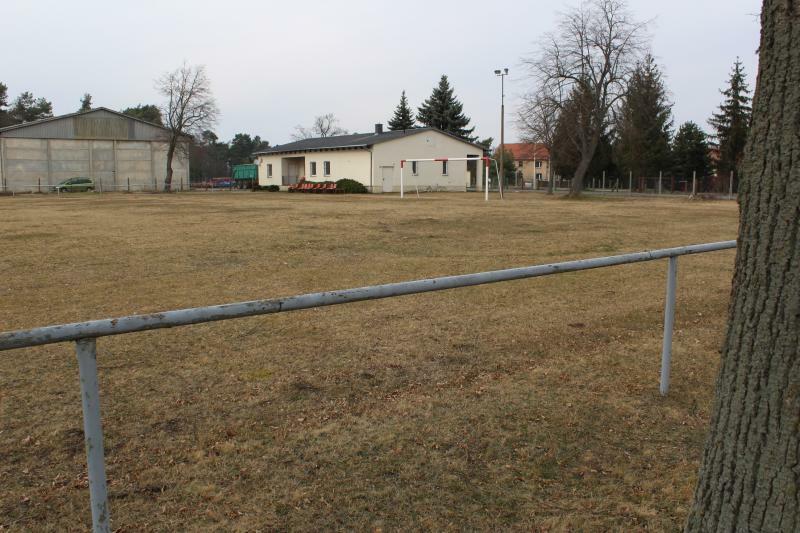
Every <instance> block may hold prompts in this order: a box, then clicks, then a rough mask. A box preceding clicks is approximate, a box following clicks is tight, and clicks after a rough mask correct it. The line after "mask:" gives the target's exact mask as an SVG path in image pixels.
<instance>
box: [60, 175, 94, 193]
mask: <svg viewBox="0 0 800 533" xmlns="http://www.w3.org/2000/svg"><path fill="white" fill-rule="evenodd" d="M52 189H53V191H54V192H86V191H93V190H94V181H92V180H90V179H89V178H70V179H68V180H64V181H62V182H61V183H59V184H58V185H54V186H53V188H52Z"/></svg>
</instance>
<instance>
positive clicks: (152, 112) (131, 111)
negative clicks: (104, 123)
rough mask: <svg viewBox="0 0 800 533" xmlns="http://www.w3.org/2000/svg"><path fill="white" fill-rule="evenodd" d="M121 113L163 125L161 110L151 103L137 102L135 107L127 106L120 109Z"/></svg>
mask: <svg viewBox="0 0 800 533" xmlns="http://www.w3.org/2000/svg"><path fill="white" fill-rule="evenodd" d="M122 113H123V114H125V115H128V116H129V117H134V118H138V119H139V120H144V121H145V122H150V123H152V124H158V125H159V126H163V125H164V121H163V120H162V118H161V110H160V109H159V108H158V106H155V105H152V104H139V105H137V106H136V107H127V108H125V109H123V110H122Z"/></svg>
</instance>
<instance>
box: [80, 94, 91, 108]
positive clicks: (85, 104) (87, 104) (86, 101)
mask: <svg viewBox="0 0 800 533" xmlns="http://www.w3.org/2000/svg"><path fill="white" fill-rule="evenodd" d="M91 110H92V95H91V94H89V93H85V94H84V95H83V98H81V108H80V109H78V111H91Z"/></svg>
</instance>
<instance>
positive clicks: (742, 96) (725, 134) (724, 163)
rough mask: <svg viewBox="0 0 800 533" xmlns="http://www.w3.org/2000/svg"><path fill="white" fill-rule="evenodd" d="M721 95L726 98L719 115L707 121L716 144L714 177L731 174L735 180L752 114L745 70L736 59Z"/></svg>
mask: <svg viewBox="0 0 800 533" xmlns="http://www.w3.org/2000/svg"><path fill="white" fill-rule="evenodd" d="M720 92H721V93H722V95H723V96H724V97H725V98H724V100H723V102H722V104H721V105H720V106H719V112H717V113H714V114H713V115H712V117H711V118H710V119H709V121H708V123H709V124H710V125H711V127H712V128H714V138H715V139H716V141H717V142H718V143H719V155H720V157H719V161H718V162H717V173H718V174H720V175H723V176H727V175H728V174H729V173H730V172H731V171H736V172H735V176H738V174H739V172H738V170H739V169H740V167H741V164H742V158H743V157H744V148H745V144H746V143H747V133H748V131H749V129H750V120H751V114H752V108H751V107H750V102H751V100H750V88H749V87H748V86H747V80H746V79H745V73H744V66H743V65H742V62H741V61H740V60H739V58H738V57H737V58H736V62H735V63H734V64H733V70H732V71H731V76H730V78H729V80H728V87H727V88H726V89H725V90H723V91H720Z"/></svg>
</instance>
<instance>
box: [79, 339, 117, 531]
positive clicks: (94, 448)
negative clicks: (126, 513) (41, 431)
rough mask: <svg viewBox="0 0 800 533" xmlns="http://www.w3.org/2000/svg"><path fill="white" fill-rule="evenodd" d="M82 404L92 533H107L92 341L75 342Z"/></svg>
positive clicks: (94, 352) (106, 506) (94, 344)
mask: <svg viewBox="0 0 800 533" xmlns="http://www.w3.org/2000/svg"><path fill="white" fill-rule="evenodd" d="M75 351H76V353H77V354H78V372H79V374H80V381H81V403H82V404H83V435H84V440H85V442H86V465H87V467H88V472H89V499H90V501H91V505H92V530H93V531H94V533H100V532H108V531H110V524H109V522H110V517H109V509H108V493H107V491H106V467H105V459H104V453H103V428H102V426H101V424H100V388H99V386H98V383H97V345H96V342H95V339H80V340H78V341H76V342H75Z"/></svg>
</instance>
